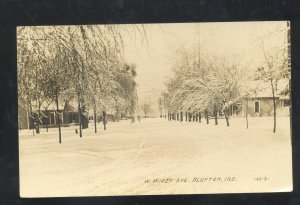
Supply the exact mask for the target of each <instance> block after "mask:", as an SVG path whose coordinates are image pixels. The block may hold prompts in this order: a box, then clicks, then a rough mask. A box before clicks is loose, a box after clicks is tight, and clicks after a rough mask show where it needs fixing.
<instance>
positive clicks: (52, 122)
mask: <svg viewBox="0 0 300 205" xmlns="http://www.w3.org/2000/svg"><path fill="white" fill-rule="evenodd" d="M49 124H50V125H52V124H55V114H54V112H51V113H50V122H49Z"/></svg>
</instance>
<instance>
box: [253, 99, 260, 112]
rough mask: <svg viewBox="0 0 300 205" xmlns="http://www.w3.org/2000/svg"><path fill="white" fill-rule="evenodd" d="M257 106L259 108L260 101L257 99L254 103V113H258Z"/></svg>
mask: <svg viewBox="0 0 300 205" xmlns="http://www.w3.org/2000/svg"><path fill="white" fill-rule="evenodd" d="M259 108H260V103H259V101H256V102H255V105H254V109H255V113H259Z"/></svg>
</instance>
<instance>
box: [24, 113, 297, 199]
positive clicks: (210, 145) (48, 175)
mask: <svg viewBox="0 0 300 205" xmlns="http://www.w3.org/2000/svg"><path fill="white" fill-rule="evenodd" d="M230 122H231V126H230V127H226V125H225V121H224V120H220V122H219V125H218V126H215V125H214V124H213V121H211V122H210V123H211V124H209V125H206V124H205V123H204V122H202V123H197V122H191V123H188V122H183V123H180V122H175V121H172V122H169V121H167V120H165V119H159V118H157V119H142V120H141V122H140V123H138V122H137V123H135V124H130V122H129V121H122V122H120V123H110V124H108V126H107V130H106V131H104V130H102V126H101V125H102V124H98V131H99V133H93V130H94V129H93V126H92V124H91V125H90V128H89V129H87V130H84V131H83V138H80V137H79V135H78V134H77V135H76V134H75V132H74V130H75V127H69V128H63V134H62V144H58V134H57V129H54V128H53V129H49V132H48V133H46V131H45V130H42V132H41V134H40V135H35V136H32V133H31V132H30V131H27V130H22V131H21V132H20V140H19V142H20V143H19V147H20V187H21V190H20V192H21V196H23V197H38V196H39V197H49V196H99V195H140V194H144V195H145V194H193V193H194V194H197V193H224V192H265V191H270V189H271V188H272V190H273V191H287V190H290V189H291V187H292V185H291V184H292V173H291V162H292V159H291V146H290V132H289V119H288V118H279V119H278V123H277V124H278V128H277V132H276V133H275V134H273V133H272V118H250V119H249V126H250V127H249V129H248V130H247V129H246V124H245V119H244V118H235V119H231V121H230ZM100 127H101V129H100ZM226 177H235V178H234V180H231V181H228V180H226V179H228V178H226ZM259 177H260V178H259ZM205 178H207V179H206V180H205ZM209 178H212V179H209ZM155 179H168V180H164V181H161V182H157V180H155ZM213 179H221V181H218V180H215V181H214V180H213ZM231 179H232V178H231ZM147 180H148V181H147ZM201 180H202V181H201Z"/></svg>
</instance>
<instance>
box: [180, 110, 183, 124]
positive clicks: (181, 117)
mask: <svg viewBox="0 0 300 205" xmlns="http://www.w3.org/2000/svg"><path fill="white" fill-rule="evenodd" d="M182 121H183V113H182V111H181V112H180V122H182Z"/></svg>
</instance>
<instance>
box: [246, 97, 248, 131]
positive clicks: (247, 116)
mask: <svg viewBox="0 0 300 205" xmlns="http://www.w3.org/2000/svg"><path fill="white" fill-rule="evenodd" d="M246 100H247V101H246V123H247V129H248V98H247V99H246Z"/></svg>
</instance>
